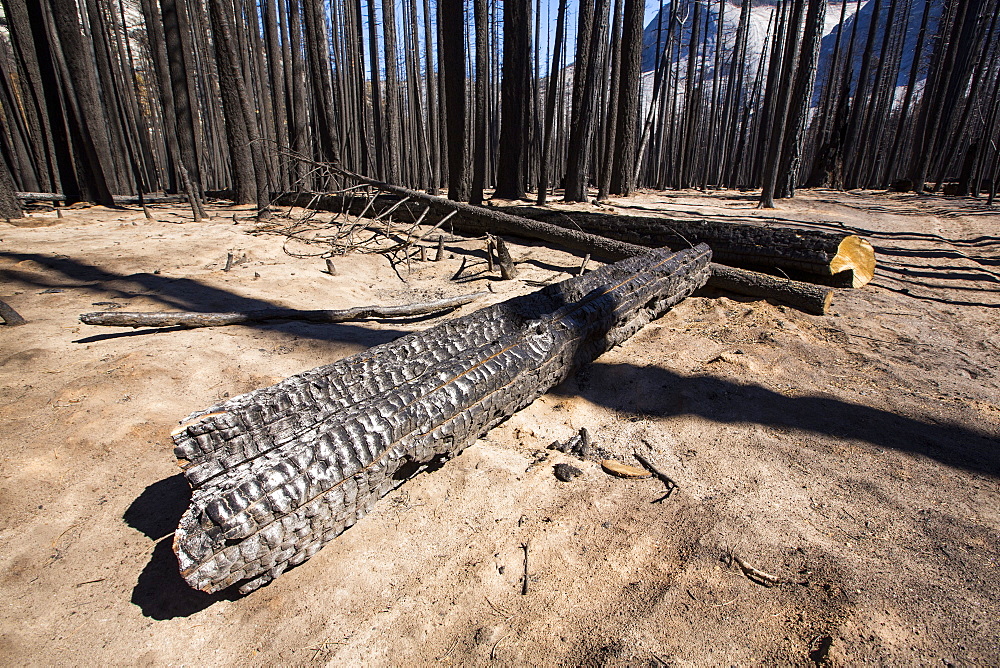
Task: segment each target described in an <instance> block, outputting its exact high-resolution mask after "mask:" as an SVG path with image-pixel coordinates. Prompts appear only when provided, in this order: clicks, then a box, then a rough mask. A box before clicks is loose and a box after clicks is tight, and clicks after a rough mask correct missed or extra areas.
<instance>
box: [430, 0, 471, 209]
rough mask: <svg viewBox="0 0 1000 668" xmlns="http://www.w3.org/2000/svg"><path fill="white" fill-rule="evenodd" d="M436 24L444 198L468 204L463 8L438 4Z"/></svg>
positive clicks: (449, 1) (453, 2)
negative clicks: (443, 111) (438, 30)
mask: <svg viewBox="0 0 1000 668" xmlns="http://www.w3.org/2000/svg"><path fill="white" fill-rule="evenodd" d="M438 22H439V24H440V25H441V44H442V55H443V59H442V62H441V69H443V70H444V84H445V85H444V98H445V108H446V110H447V118H446V127H447V136H448V197H449V198H450V199H453V200H455V201H457V202H467V201H468V200H469V190H470V187H469V178H468V164H469V141H468V137H467V136H466V127H465V124H466V107H467V104H466V94H465V7H464V3H463V2H462V0H439V2H438Z"/></svg>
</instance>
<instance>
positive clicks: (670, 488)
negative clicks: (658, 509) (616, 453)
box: [632, 452, 677, 503]
mask: <svg viewBox="0 0 1000 668" xmlns="http://www.w3.org/2000/svg"><path fill="white" fill-rule="evenodd" d="M632 455H633V456H634V457H635V458H636V460H637V461H638V462H639V463H640V464H642V465H643V467H645V469H646V470H647V471H649V472H650V473H652V474H653V475H654V476H655V477H656V478H658V479H659V480H660V482H662V483H663V484H664V485H666V486H667V493H666V494H664V495H663V496H661V497H660V498H658V499H657V500H656V501H654V502H653V503H659V502H660V501H663V500H664V499H667V498H669V497H670V495H671V494H673V493H674V490H675V489H677V483H676V482H674V481H673V479H672V478H671V477H670V476H668V475H667V474H666V473H664V472H663V471H661V470H660V469H658V468H656V467H655V466H653V464H652V463H651V462H650V461H649V460H648V459H646V458H645V457H643V456H642V455H640V454H639V453H638V452H633V453H632Z"/></svg>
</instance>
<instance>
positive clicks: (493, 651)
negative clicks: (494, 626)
mask: <svg viewBox="0 0 1000 668" xmlns="http://www.w3.org/2000/svg"><path fill="white" fill-rule="evenodd" d="M508 636H510V634H509V633H508V634H507V635H505V636H500V640H497V641H496V642H495V643H493V649H491V650H490V660H491V661H496V660H497V647H498V646H499V645H500V643H502V642H503V641H504V640H506V639H507V637H508Z"/></svg>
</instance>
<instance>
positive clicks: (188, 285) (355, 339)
mask: <svg viewBox="0 0 1000 668" xmlns="http://www.w3.org/2000/svg"><path fill="white" fill-rule="evenodd" d="M0 258H7V259H10V260H14V261H16V262H22V261H25V260H29V261H33V262H36V263H38V264H40V265H42V266H44V267H46V268H47V269H49V270H52V271H55V272H57V273H58V274H60V275H61V278H56V277H52V276H51V275H45V274H39V273H36V272H28V271H22V270H18V269H0V279H3V280H6V281H11V282H20V283H23V284H26V285H34V286H36V287H40V288H47V289H66V290H83V291H90V292H93V293H95V295H102V296H103V295H108V294H111V295H114V296H115V297H119V298H131V297H137V296H142V297H145V298H147V299H152V300H154V301H157V302H159V303H161V304H163V305H164V306H166V307H167V308H169V309H177V310H182V311H195V312H199V313H205V312H234V311H238V312H244V311H255V310H261V309H270V308H276V307H281V306H282V305H281V304H275V303H273V302H270V301H267V300H264V299H255V298H253V297H245V296H243V295H239V294H236V293H234V292H230V291H228V290H223V289H221V288H218V287H214V286H211V285H207V284H205V283H202V282H201V281H198V280H195V279H191V278H170V277H167V276H163V275H161V274H152V273H137V274H128V275H125V274H118V273H115V272H112V271H108V270H106V269H103V268H101V267H99V266H96V265H92V264H88V263H86V262H83V261H81V260H76V259H73V258H69V257H66V256H50V255H44V254H38V253H11V252H0ZM439 315H441V314H431V315H428V316H420V317H416V318H413V319H409V320H397V319H394V320H392V321H391V322H392V323H393V324H404V323H406V322H416V321H419V320H423V319H431V318H435V317H437V316H439ZM376 322H384V321H376ZM243 326H244V327H253V328H255V329H259V330H278V331H284V332H287V333H289V334H292V335H295V336H299V337H301V338H308V339H314V340H317V341H329V342H335V341H336V342H342V343H354V344H358V345H363V346H374V345H378V344H380V343H386V342H388V341H392V340H394V339H397V338H399V337H400V336H403V335H404V334H408V333H409V332H407V331H404V330H399V329H371V328H368V327H365V326H363V325H360V324H359V325H353V324H349V323H335V324H317V323H308V322H296V321H287V320H286V321H267V322H261V323H247V324H245V325H243ZM180 329H185V328H149V329H140V330H135V331H130V332H113V333H104V332H99V330H97V329H95V330H94V332H95V333H94V334H93V335H92V336H87V337H84V338H81V339H78V340H77V341H75V343H95V342H98V341H105V340H109V339H116V338H121V337H130V336H144V335H147V334H157V333H164V332H167V331H179V330H180Z"/></svg>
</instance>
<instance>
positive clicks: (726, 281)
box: [278, 170, 870, 315]
mask: <svg viewBox="0 0 1000 668" xmlns="http://www.w3.org/2000/svg"><path fill="white" fill-rule="evenodd" d="M339 173H341V174H342V175H345V176H349V177H350V178H352V179H354V180H357V181H360V182H362V183H365V184H368V185H371V186H374V187H375V188H377V189H379V190H382V191H384V192H387V193H390V194H388V195H377V196H374V197H372V198H370V199H366V198H364V197H355V196H351V197H345V196H344V195H343V194H340V193H325V194H324V193H288V194H286V195H283V196H281V197H279V198H278V201H279V202H280V203H282V204H284V205H286V206H287V205H294V206H301V207H306V208H313V209H319V210H325V211H338V212H350V213H352V214H354V215H359V216H360V215H364V214H365V213H366V212H367V211H368V210H369V209H370V208H371V207H372V204H373V203H374V202H376V201H379V202H380V204H381V205H382V206H383V207H389V208H391V207H392V206H393V205H395V204H397V203H399V201H400V197H405V198H407V199H411V200H415V201H418V202H421V203H423V204H426V205H427V206H429V207H430V208H431V209H433V210H434V213H435V214H436V215H437V216H438V217H439V220H438V221H437V223H438V224H440V218H442V217H449V219H450V220H451V225H452V226H454V228H455V229H457V230H459V231H462V232H474V233H482V232H487V233H491V234H497V233H507V234H512V235H515V236H522V237H528V238H531V239H538V240H541V241H547V242H550V243H554V244H556V245H558V246H560V247H562V248H567V249H570V250H575V251H580V252H584V253H587V254H588V256H589V255H590V254H591V253H592V254H594V255H597V256H600V257H604V258H608V259H613V260H617V259H622V258H624V257H629V256H633V255H642V254H644V253H648V252H649V248H648V247H646V246H640V245H637V244H632V243H628V242H624V241H618V240H615V239H609V238H607V237H603V236H600V235H598V234H590V233H588V232H581V231H578V230H573V229H565V228H562V227H559V226H558V225H552V224H550V223H547V222H544V221H537V220H531V219H529V218H524V217H521V216H514V215H511V214H509V213H504V212H502V211H497V210H496V209H490V208H486V207H479V206H473V205H470V204H465V203H462V202H454V201H452V200H450V199H446V198H444V197H436V196H434V195H428V194H426V193H421V192H417V191H415V190H409V189H407V188H400V187H399V186H394V185H391V184H388V183H383V182H381V181H376V180H374V179H370V178H368V177H366V176H361V175H358V174H352V173H350V172H345V171H343V170H339ZM533 210H535V211H538V209H533ZM402 212H403V210H399V211H398V213H402ZM456 213H457V214H458V215H455V214H456ZM429 218H430V217H425V220H427V222H431V220H428V219H429ZM410 222H415V219H414V220H413V221H410ZM855 238H857V237H855ZM864 243H865V244H867V243H868V242H864ZM688 246H689V244H684V247H685V248H686V247H688ZM869 248H870V246H869ZM713 252H714V251H713ZM712 267H713V279H711V280H710V281H709V284H710V285H714V287H717V288H720V289H723V290H728V291H730V292H735V293H738V294H744V295H748V296H751V297H764V298H769V299H775V300H777V301H781V302H784V303H786V304H789V305H790V306H794V307H795V308H800V309H802V310H804V311H806V312H807V313H815V314H819V315H825V314H826V311H827V308H828V307H829V305H830V299H831V297H832V295H833V292H832V291H831V290H830V289H828V288H820V287H817V286H813V285H811V284H810V283H805V282H802V281H795V280H790V279H787V278H779V277H775V276H770V275H768V274H762V273H758V272H755V271H751V270H746V269H743V270H733V271H729V270H728V268H727V267H724V266H722V265H718V264H716V263H713V264H712ZM463 268H464V266H463V267H462V268H460V269H459V274H460V273H461V271H462V269H463ZM716 275H718V276H719V277H720V280H718V281H715V280H714V277H715V276H716ZM457 276H458V274H456V278H457Z"/></svg>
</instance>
